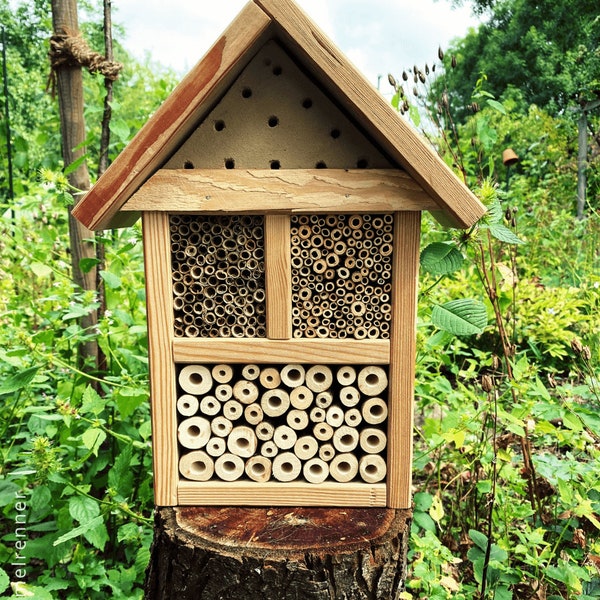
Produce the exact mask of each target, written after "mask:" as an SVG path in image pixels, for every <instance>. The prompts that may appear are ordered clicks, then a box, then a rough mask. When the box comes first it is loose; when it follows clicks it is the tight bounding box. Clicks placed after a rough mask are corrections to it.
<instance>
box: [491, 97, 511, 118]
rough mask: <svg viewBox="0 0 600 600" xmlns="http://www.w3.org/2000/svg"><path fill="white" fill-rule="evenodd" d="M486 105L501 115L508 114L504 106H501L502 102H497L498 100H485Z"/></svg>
mask: <svg viewBox="0 0 600 600" xmlns="http://www.w3.org/2000/svg"><path fill="white" fill-rule="evenodd" d="M487 105H488V106H489V107H490V108H493V109H494V110H497V111H498V112H499V113H501V114H503V115H506V114H508V113H507V111H506V108H504V104H502V102H498V100H487Z"/></svg>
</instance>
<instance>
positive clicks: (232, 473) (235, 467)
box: [215, 452, 245, 481]
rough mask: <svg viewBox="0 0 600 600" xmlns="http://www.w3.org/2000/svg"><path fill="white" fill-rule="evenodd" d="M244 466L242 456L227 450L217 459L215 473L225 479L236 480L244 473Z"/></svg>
mask: <svg viewBox="0 0 600 600" xmlns="http://www.w3.org/2000/svg"><path fill="white" fill-rule="evenodd" d="M244 466H245V465H244V460H243V459H242V458H241V457H240V456H237V455H235V454H231V453H230V452H226V453H225V454H221V456H219V458H217V460H216V461H215V473H216V474H217V476H218V477H219V479H222V480H223V481H235V480H236V479H239V478H240V477H241V476H242V475H243V474H244Z"/></svg>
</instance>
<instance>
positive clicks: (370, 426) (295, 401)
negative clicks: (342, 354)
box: [177, 364, 388, 484]
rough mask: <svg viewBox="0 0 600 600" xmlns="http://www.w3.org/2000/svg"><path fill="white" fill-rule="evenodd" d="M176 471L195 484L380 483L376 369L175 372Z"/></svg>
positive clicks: (382, 448) (383, 414) (380, 378)
mask: <svg viewBox="0 0 600 600" xmlns="http://www.w3.org/2000/svg"><path fill="white" fill-rule="evenodd" d="M178 383H179V397H178V400H177V413H178V421H179V425H178V431H177V435H178V440H179V448H180V452H179V471H180V474H181V476H182V477H184V478H186V479H191V480H195V481H208V480H211V479H218V480H221V481H237V480H251V481H255V482H258V483H261V482H265V481H269V480H276V481H280V482H289V481H295V480H304V481H307V482H310V483H315V484H318V483H322V482H323V481H327V480H330V481H337V482H342V483H343V482H349V481H357V480H358V481H359V480H362V481H365V482H367V483H377V482H381V481H383V480H384V479H385V477H386V462H385V458H384V456H385V452H386V446H387V438H386V420H387V403H386V400H385V398H386V395H387V388H388V379H387V373H386V370H385V369H384V368H383V367H380V366H369V365H367V366H357V365H352V366H351V365H344V366H330V365H301V364H286V365H260V366H259V365H254V364H249V365H228V364H218V365H185V366H181V367H180V368H179V369H178Z"/></svg>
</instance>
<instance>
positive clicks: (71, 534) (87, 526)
mask: <svg viewBox="0 0 600 600" xmlns="http://www.w3.org/2000/svg"><path fill="white" fill-rule="evenodd" d="M99 523H102V524H104V523H103V520H102V515H98V516H97V517H94V518H93V519H91V520H90V521H87V522H86V523H82V524H81V525H80V526H79V527H75V529H71V531H67V533H64V534H63V535H61V536H60V537H58V538H56V539H55V540H54V543H53V544H52V545H53V546H58V545H59V544H63V543H64V542H68V541H69V540H72V539H73V538H76V537H79V536H80V535H83V534H84V533H86V532H87V531H91V530H92V529H94V528H95V527H97V526H98V524H99Z"/></svg>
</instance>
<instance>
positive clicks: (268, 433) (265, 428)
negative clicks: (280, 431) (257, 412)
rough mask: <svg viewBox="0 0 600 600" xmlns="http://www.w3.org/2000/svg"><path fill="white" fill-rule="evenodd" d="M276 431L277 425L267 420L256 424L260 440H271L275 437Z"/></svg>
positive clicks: (257, 435)
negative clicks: (274, 425)
mask: <svg viewBox="0 0 600 600" xmlns="http://www.w3.org/2000/svg"><path fill="white" fill-rule="evenodd" d="M274 431H275V427H273V425H271V423H268V422H267V421H263V422H262V423H259V424H258V425H257V426H256V437H257V438H258V439H259V440H261V441H263V442H266V441H267V440H270V439H271V438H272V437H273V432H274Z"/></svg>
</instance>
